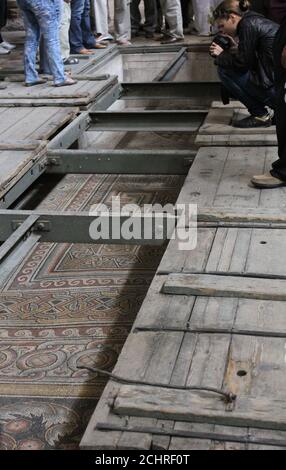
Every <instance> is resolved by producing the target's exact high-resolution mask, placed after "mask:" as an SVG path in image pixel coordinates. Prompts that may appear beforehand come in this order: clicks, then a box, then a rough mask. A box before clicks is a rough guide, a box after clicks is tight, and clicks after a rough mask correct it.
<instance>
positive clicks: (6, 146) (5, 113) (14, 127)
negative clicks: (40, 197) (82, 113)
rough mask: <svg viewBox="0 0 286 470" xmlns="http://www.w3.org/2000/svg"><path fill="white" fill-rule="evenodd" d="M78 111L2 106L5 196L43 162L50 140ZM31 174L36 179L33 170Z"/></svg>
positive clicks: (0, 187)
mask: <svg viewBox="0 0 286 470" xmlns="http://www.w3.org/2000/svg"><path fill="white" fill-rule="evenodd" d="M78 112H79V109H78V108H56V107H48V108H43V107H39V108H31V107H20V108H17V109H15V108H9V107H8V108H4V107H3V108H1V107H0V163H1V174H0V198H1V199H4V197H5V195H6V194H7V191H9V190H10V189H11V188H12V187H13V186H14V185H15V184H16V183H17V182H18V181H19V180H20V179H21V178H22V177H24V176H25V175H26V176H27V174H28V172H34V169H35V165H37V166H39V165H40V164H41V160H42V159H43V158H44V155H45V153H46V151H47V145H48V142H49V140H50V139H51V138H52V137H53V136H54V135H56V133H57V132H58V131H59V130H60V129H62V128H63V126H65V125H66V124H68V123H69V122H70V121H72V120H73V119H74V118H75V117H76V115H77V113H78ZM32 167H33V168H32ZM38 173H39V174H40V172H38V170H37V174H38ZM26 176H25V177H26ZM30 176H31V178H30V180H31V183H32V182H33V181H34V177H33V173H31V175H30ZM25 184H26V186H25V188H26V187H27V183H25ZM1 202H2V201H1Z"/></svg>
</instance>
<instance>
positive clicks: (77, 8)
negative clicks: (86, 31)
mask: <svg viewBox="0 0 286 470" xmlns="http://www.w3.org/2000/svg"><path fill="white" fill-rule="evenodd" d="M83 10H84V0H71V24H70V46H71V53H72V54H78V53H79V52H80V51H81V50H83V49H84V45H83V37H82V29H81V19H82V14H83Z"/></svg>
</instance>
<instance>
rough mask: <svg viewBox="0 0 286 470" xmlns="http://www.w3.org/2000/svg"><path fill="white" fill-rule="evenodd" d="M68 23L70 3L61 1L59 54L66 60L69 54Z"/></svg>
mask: <svg viewBox="0 0 286 470" xmlns="http://www.w3.org/2000/svg"><path fill="white" fill-rule="evenodd" d="M70 23H71V6H70V3H67V2H63V8H62V14H61V21H60V44H61V56H62V59H63V60H67V59H68V58H69V56H70V40H69V30H70Z"/></svg>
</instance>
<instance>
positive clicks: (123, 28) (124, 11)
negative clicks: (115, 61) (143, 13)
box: [114, 0, 131, 46]
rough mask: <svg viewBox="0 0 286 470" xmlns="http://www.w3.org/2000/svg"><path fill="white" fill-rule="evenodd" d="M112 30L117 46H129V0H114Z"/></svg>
mask: <svg viewBox="0 0 286 470" xmlns="http://www.w3.org/2000/svg"><path fill="white" fill-rule="evenodd" d="M114 32H115V39H116V42H117V44H118V45H119V46H130V45H131V42H130V39H131V15H130V0H114Z"/></svg>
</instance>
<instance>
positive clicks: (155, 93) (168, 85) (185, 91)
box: [120, 82, 220, 102]
mask: <svg viewBox="0 0 286 470" xmlns="http://www.w3.org/2000/svg"><path fill="white" fill-rule="evenodd" d="M219 96H220V84H219V83H217V82H150V83H145V82H142V83H140V82H139V83H121V96H120V99H123V100H141V99H142V100H143V99H166V100H180V99H182V100H187V99H192V98H202V99H204V101H205V100H206V98H207V99H208V100H209V101H210V102H211V101H213V100H216V99H218V98H219Z"/></svg>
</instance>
